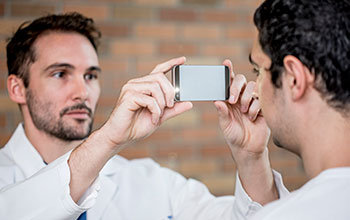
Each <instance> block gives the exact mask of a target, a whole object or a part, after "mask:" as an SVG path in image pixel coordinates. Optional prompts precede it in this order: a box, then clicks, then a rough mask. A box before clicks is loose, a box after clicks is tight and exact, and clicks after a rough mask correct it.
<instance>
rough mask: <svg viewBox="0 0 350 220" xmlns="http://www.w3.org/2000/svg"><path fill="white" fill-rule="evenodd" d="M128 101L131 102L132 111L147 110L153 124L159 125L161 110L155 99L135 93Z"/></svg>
mask: <svg viewBox="0 0 350 220" xmlns="http://www.w3.org/2000/svg"><path fill="white" fill-rule="evenodd" d="M129 95H131V94H129ZM126 100H131V102H130V108H129V109H130V110H131V111H137V110H139V109H140V108H147V109H148V110H149V111H150V113H151V115H152V123H153V124H155V125H156V124H158V122H159V119H160V116H161V110H160V108H159V106H158V103H157V101H156V100H155V99H154V98H153V97H151V96H148V95H144V94H140V93H134V94H132V95H131V96H130V97H129V98H128V99H126Z"/></svg>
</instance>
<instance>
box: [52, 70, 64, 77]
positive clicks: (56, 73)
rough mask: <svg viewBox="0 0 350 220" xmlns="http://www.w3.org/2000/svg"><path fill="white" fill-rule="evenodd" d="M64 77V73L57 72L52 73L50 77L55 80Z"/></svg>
mask: <svg viewBox="0 0 350 220" xmlns="http://www.w3.org/2000/svg"><path fill="white" fill-rule="evenodd" d="M64 75H65V72H64V71H57V72H54V74H53V75H52V76H53V77H55V78H62V77H63V76H64Z"/></svg>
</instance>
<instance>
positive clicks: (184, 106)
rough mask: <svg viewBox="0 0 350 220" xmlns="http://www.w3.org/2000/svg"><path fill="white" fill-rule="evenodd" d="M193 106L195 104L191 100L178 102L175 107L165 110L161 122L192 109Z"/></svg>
mask: <svg viewBox="0 0 350 220" xmlns="http://www.w3.org/2000/svg"><path fill="white" fill-rule="evenodd" d="M192 107H193V105H192V103H191V102H176V103H175V105H174V107H172V108H166V109H165V110H164V113H163V116H162V118H161V123H163V122H164V121H166V120H168V119H170V118H173V117H175V116H177V115H180V114H182V113H184V112H186V111H188V110H190V109H191V108H192Z"/></svg>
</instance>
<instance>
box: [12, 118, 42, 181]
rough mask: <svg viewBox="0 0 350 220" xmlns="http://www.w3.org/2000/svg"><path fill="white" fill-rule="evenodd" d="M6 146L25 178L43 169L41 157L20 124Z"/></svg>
mask: <svg viewBox="0 0 350 220" xmlns="http://www.w3.org/2000/svg"><path fill="white" fill-rule="evenodd" d="M6 145H7V146H8V147H9V148H10V151H11V153H12V155H13V159H14V161H15V163H16V164H18V166H19V167H20V168H21V169H22V170H23V173H24V175H25V176H26V178H28V177H30V176H32V175H33V174H34V173H36V172H38V171H39V170H40V169H42V168H43V167H45V163H44V161H43V159H42V157H41V156H40V154H39V153H38V151H37V150H36V149H35V148H34V146H33V145H32V144H31V143H30V141H29V140H28V138H27V136H26V134H25V132H24V129H23V124H22V123H20V124H19V125H18V126H17V129H16V131H15V132H14V133H13V135H12V136H11V138H10V140H9V141H8V143H7V144H6Z"/></svg>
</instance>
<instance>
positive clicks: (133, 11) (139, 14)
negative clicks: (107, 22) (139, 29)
mask: <svg viewBox="0 0 350 220" xmlns="http://www.w3.org/2000/svg"><path fill="white" fill-rule="evenodd" d="M114 17H115V18H116V19H117V20H142V21H147V20H151V19H152V18H153V17H154V12H153V9H152V8H137V7H124V6H118V7H116V8H115V10H114Z"/></svg>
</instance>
